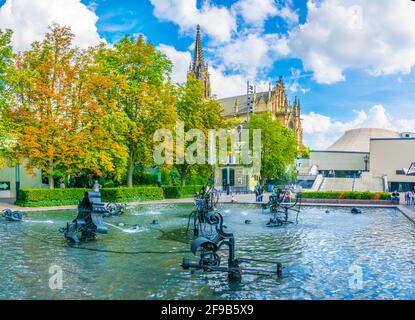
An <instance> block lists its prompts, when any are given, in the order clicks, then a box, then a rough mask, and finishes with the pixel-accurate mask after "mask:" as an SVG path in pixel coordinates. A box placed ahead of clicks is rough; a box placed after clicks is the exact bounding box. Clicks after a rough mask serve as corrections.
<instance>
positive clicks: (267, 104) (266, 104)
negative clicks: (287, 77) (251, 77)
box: [219, 78, 303, 152]
mask: <svg viewBox="0 0 415 320" xmlns="http://www.w3.org/2000/svg"><path fill="white" fill-rule="evenodd" d="M247 100H248V98H247V96H246V95H242V96H236V97H230V98H225V99H221V100H219V102H220V104H221V105H222V108H223V109H224V116H225V117H227V118H232V117H234V118H242V119H243V118H244V117H245V118H246V116H247ZM253 101H254V102H253V113H255V114H259V113H263V112H270V113H271V114H272V116H273V118H274V119H275V120H277V121H278V122H279V123H281V124H282V125H284V126H286V127H288V128H290V129H291V130H292V131H293V133H294V136H295V139H296V140H297V141H298V151H299V152H301V151H302V147H303V127H302V123H301V104H300V100H299V99H297V97H296V98H295V100H294V103H293V104H292V105H291V104H290V102H289V101H288V97H287V94H286V89H285V86H284V82H283V80H282V78H280V79H279V80H278V81H277V83H276V84H275V86H274V87H272V85H270V86H269V90H268V92H261V93H256V92H255V93H254V95H253Z"/></svg>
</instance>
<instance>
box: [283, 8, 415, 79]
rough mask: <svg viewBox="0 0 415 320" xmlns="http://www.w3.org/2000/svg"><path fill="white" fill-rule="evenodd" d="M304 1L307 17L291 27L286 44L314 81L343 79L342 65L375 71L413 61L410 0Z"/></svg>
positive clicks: (414, 23) (405, 68)
mask: <svg viewBox="0 0 415 320" xmlns="http://www.w3.org/2000/svg"><path fill="white" fill-rule="evenodd" d="M356 3H358V4H359V5H358V6H357V5H356ZM307 6H308V17H307V22H306V23H305V24H303V25H299V26H298V27H296V28H294V29H292V30H291V32H290V34H289V42H288V45H289V48H290V49H291V51H292V55H293V56H295V57H299V58H301V59H302V61H303V65H304V68H305V69H306V70H310V71H313V72H314V78H315V80H316V81H317V82H318V83H324V84H330V83H335V82H338V81H343V80H345V76H344V70H346V69H365V70H367V71H368V72H369V73H370V74H371V75H374V76H378V75H388V74H395V73H404V74H405V73H409V72H410V71H411V68H412V67H413V66H414V65H415V19H414V17H415V5H414V3H413V2H411V1H406V0H395V1H390V0H377V1H373V0H360V1H358V2H356V0H324V1H318V2H317V1H315V0H309V1H308V5H307Z"/></svg>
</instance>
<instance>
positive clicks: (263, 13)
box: [232, 0, 298, 27]
mask: <svg viewBox="0 0 415 320" xmlns="http://www.w3.org/2000/svg"><path fill="white" fill-rule="evenodd" d="M289 4H290V3H289V2H286V4H285V6H278V5H277V2H276V1H275V0H239V1H238V2H237V3H235V5H233V6H232V9H233V11H234V12H235V13H236V14H238V15H240V16H242V17H243V19H244V21H245V22H246V23H248V24H253V25H256V26H260V27H263V25H264V23H265V21H266V20H267V19H268V18H271V17H276V16H279V17H281V18H283V19H284V20H285V21H286V22H287V23H288V24H290V25H291V24H294V23H298V14H297V13H296V12H295V11H293V10H292V9H291V8H290V7H289V6H288V5H289Z"/></svg>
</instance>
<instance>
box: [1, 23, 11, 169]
mask: <svg viewBox="0 0 415 320" xmlns="http://www.w3.org/2000/svg"><path fill="white" fill-rule="evenodd" d="M11 38H12V31H11V30H6V31H2V30H1V29H0V168H1V167H2V166H3V165H4V160H5V158H6V157H7V158H10V157H11V155H12V147H13V137H12V136H11V134H10V132H11V129H12V124H13V123H12V122H11V121H10V119H9V118H8V117H7V110H8V109H9V107H10V104H11V100H10V99H11V98H12V95H11V90H10V86H9V81H10V76H11V71H12V70H13V61H14V54H13V48H12V45H11Z"/></svg>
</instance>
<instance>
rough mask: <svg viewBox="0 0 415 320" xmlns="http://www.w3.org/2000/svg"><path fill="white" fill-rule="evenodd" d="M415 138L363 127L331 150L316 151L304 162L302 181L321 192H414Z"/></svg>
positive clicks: (301, 167) (302, 164)
mask: <svg viewBox="0 0 415 320" xmlns="http://www.w3.org/2000/svg"><path fill="white" fill-rule="evenodd" d="M413 162H415V135H414V134H413V133H408V132H405V133H398V132H396V131H391V130H386V129H377V128H361V129H354V130H350V131H347V132H346V133H345V134H344V135H343V136H342V137H341V138H340V139H338V140H337V141H336V142H335V143H334V144H333V145H332V146H330V147H329V148H328V149H327V150H312V151H311V152H310V159H300V160H298V162H297V167H298V169H299V173H300V181H303V184H304V185H305V186H308V187H309V188H312V189H313V190H319V191H372V192H379V191H390V190H398V191H407V190H414V187H415V176H408V175H406V173H407V171H405V170H404V168H406V170H407V169H408V168H409V166H410V165H411V163H413Z"/></svg>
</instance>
